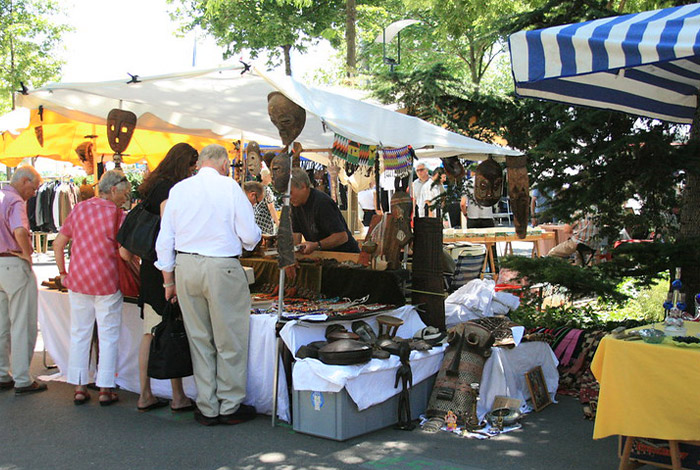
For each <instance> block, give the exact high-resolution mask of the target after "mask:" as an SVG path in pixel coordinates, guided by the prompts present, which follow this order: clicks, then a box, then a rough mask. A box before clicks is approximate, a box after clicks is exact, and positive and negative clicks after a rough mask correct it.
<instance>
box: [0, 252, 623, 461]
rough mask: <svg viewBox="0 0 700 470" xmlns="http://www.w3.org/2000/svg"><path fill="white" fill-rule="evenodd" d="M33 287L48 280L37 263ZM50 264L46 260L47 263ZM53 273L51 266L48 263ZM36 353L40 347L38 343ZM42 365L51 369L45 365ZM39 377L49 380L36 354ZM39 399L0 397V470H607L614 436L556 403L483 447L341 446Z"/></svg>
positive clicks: (427, 439)
mask: <svg viewBox="0 0 700 470" xmlns="http://www.w3.org/2000/svg"><path fill="white" fill-rule="evenodd" d="M37 261H38V262H37V265H36V266H35V270H36V271H37V277H38V278H39V281H41V280H43V279H45V278H47V277H49V276H52V275H54V274H53V271H52V269H54V268H53V267H52V264H53V263H52V262H48V261H47V260H37ZM51 261H52V260H51ZM54 266H55V265H54ZM39 349H41V343H39ZM47 362H48V363H49V364H50V363H51V359H50V357H49V358H48V360H47ZM33 372H34V374H36V375H50V374H53V373H55V372H56V371H55V369H54V370H47V369H45V368H44V361H43V355H42V353H41V351H37V353H36V354H35V358H34V363H33ZM48 385H49V389H48V391H46V392H42V393H38V394H33V395H27V396H15V395H14V393H13V392H12V391H0V470H25V469H56V470H62V469H66V470H75V469H82V468H95V469H102V470H110V469H115V470H117V469H119V470H122V469H206V470H208V469H212V470H214V469H218V470H226V469H242V470H258V469H277V470H297V469H312V470H333V469H350V468H352V469H356V468H367V469H382V470H393V469H397V470H399V469H400V470H409V469H417V470H421V469H426V470H428V469H431V470H432V469H435V470H438V469H439V470H448V469H453V470H457V469H464V470H492V469H497V470H510V469H513V470H515V469H518V470H526V469H549V470H555V469H557V470H558V469H614V468H617V466H618V458H617V438H607V439H602V440H593V439H592V435H593V423H592V422H590V421H587V420H585V419H584V418H583V412H582V409H581V406H580V404H579V403H578V401H577V400H576V399H574V398H571V397H558V401H559V403H556V404H552V405H549V406H547V407H546V408H544V409H543V410H542V411H540V412H538V413H532V414H529V415H527V416H526V417H525V418H524V419H523V420H522V424H523V427H522V428H521V429H519V430H516V431H512V432H509V433H507V434H501V435H499V436H496V437H493V438H491V439H488V440H474V439H467V438H463V437H461V436H458V435H456V434H454V433H448V432H438V433H436V434H427V433H424V432H422V431H421V430H420V429H418V428H417V429H415V430H413V431H399V430H394V429H393V428H385V429H382V430H379V431H375V432H372V433H370V434H366V435H362V436H359V437H356V438H353V439H350V440H347V441H344V442H337V441H333V440H329V439H324V438H319V437H313V436H309V435H305V434H301V433H298V432H295V431H294V430H293V429H292V426H290V425H288V424H286V423H281V424H278V425H277V426H276V427H272V425H271V420H270V417H269V416H262V415H260V416H258V417H257V418H256V419H255V420H253V421H250V422H247V423H243V424H240V425H237V426H222V425H219V426H213V427H204V426H202V425H200V424H197V423H196V422H195V421H194V419H193V413H192V412H189V413H179V414H173V413H171V412H170V410H169V408H167V407H166V408H161V409H158V410H153V411H150V412H147V413H139V412H138V411H137V410H136V400H137V395H136V394H134V393H130V392H126V391H123V390H122V391H119V396H120V400H119V402H118V403H116V404H114V405H112V406H109V407H101V406H99V404H98V402H97V395H96V392H94V391H92V392H91V393H92V400H91V401H90V402H89V403H87V404H85V405H82V406H75V405H74V404H73V387H72V386H71V385H68V384H66V383H61V382H55V381H54V382H49V383H48Z"/></svg>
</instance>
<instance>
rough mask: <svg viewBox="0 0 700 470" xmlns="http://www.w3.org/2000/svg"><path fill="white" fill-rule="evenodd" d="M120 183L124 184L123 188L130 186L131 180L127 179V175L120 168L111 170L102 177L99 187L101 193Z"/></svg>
mask: <svg viewBox="0 0 700 470" xmlns="http://www.w3.org/2000/svg"><path fill="white" fill-rule="evenodd" d="M120 184H123V185H124V186H122V188H121V189H125V188H128V187H129V181H128V180H127V179H126V176H124V173H122V172H121V171H119V170H109V171H107V172H105V174H104V175H102V178H100V184H99V185H98V188H99V190H100V193H108V192H110V191H111V190H112V188H113V187H115V186H119V185H120Z"/></svg>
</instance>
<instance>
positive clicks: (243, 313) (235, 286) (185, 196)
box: [155, 144, 261, 426]
mask: <svg viewBox="0 0 700 470" xmlns="http://www.w3.org/2000/svg"><path fill="white" fill-rule="evenodd" d="M199 164H200V167H201V169H200V170H199V172H198V173H197V175H196V176H193V177H191V178H187V179H185V180H183V181H181V182H180V183H178V184H176V185H175V186H173V188H172V189H171V190H170V195H169V197H168V201H167V204H166V206H165V210H164V212H163V218H162V220H161V224H160V233H159V235H158V239H157V241H156V251H157V253H158V261H156V263H155V266H156V267H157V268H158V269H160V270H161V271H162V272H163V279H164V281H165V282H164V284H163V286H164V287H165V297H166V299H168V300H171V301H175V300H177V301H178V302H179V303H180V307H181V309H182V316H183V320H184V322H185V328H186V330H187V336H188V339H189V344H190V352H191V354H192V366H193V369H194V380H195V383H196V384H197V410H195V419H196V420H197V422H199V423H200V424H203V425H205V426H211V425H214V424H218V423H221V424H238V423H241V422H243V421H247V420H249V419H252V418H254V417H255V408H253V407H252V406H247V405H244V404H243V403H242V402H243V399H244V398H245V396H246V380H247V363H248V323H249V317H250V291H249V290H248V281H247V278H246V275H245V273H244V271H243V268H242V267H241V264H240V262H239V261H238V257H239V256H240V255H241V251H242V249H243V248H245V249H246V250H253V249H254V248H255V245H257V243H258V241H260V237H261V233H260V229H259V228H258V226H257V225H256V224H255V216H254V214H253V207H252V206H251V205H250V204H249V203H248V199H247V197H246V195H245V194H244V193H243V190H242V189H241V188H240V186H239V185H238V183H236V182H235V181H233V180H232V179H231V178H229V177H228V174H229V170H230V162H229V160H228V152H227V151H226V149H225V148H224V147H222V146H221V145H215V144H214V145H208V146H206V147H204V148H203V149H202V151H201V153H200V154H199ZM176 267H177V270H175V268H176ZM173 271H175V272H173Z"/></svg>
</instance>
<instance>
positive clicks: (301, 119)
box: [267, 91, 306, 146]
mask: <svg viewBox="0 0 700 470" xmlns="http://www.w3.org/2000/svg"><path fill="white" fill-rule="evenodd" d="M267 113H268V114H269V115H270V121H272V124H274V125H275V127H276V128H277V130H278V131H279V134H280V138H281V139H282V143H283V144H284V145H285V146H287V145H289V144H291V143H292V142H294V139H296V138H297V137H299V134H301V131H302V130H303V129H304V125H305V124H306V110H305V109H304V108H302V107H301V106H299V105H298V104H296V103H294V102H293V101H292V100H290V99H289V98H287V97H286V96H284V95H283V94H282V93H280V92H278V91H273V92H272V93H270V94H269V95H267Z"/></svg>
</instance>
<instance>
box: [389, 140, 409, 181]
mask: <svg viewBox="0 0 700 470" xmlns="http://www.w3.org/2000/svg"><path fill="white" fill-rule="evenodd" d="M382 153H383V154H384V174H385V175H387V176H397V177H399V178H401V177H403V176H407V175H409V174H411V168H412V163H413V157H414V155H415V153H414V152H413V149H412V148H411V146H410V145H408V146H406V147H401V148H398V149H382Z"/></svg>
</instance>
